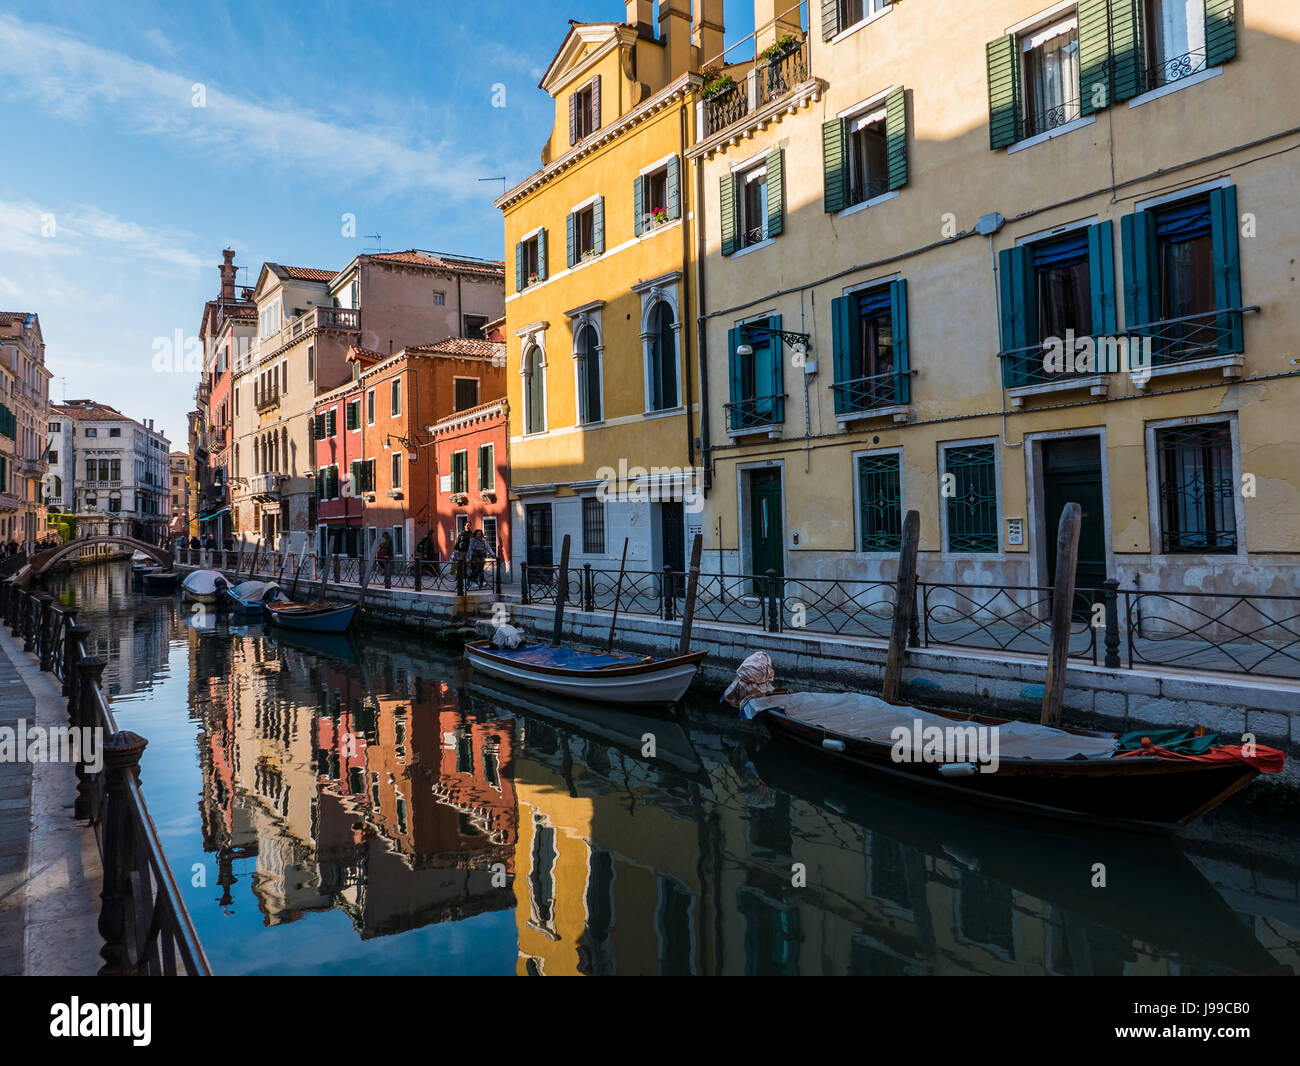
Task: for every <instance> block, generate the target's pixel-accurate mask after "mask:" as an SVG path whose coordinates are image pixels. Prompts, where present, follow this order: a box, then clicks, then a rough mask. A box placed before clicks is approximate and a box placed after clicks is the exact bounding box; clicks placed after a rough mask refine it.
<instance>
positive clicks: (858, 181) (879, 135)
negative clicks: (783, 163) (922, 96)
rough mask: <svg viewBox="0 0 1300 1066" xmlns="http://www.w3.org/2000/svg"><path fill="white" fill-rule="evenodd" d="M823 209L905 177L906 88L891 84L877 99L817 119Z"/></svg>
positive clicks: (880, 192)
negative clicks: (854, 111)
mask: <svg viewBox="0 0 1300 1066" xmlns="http://www.w3.org/2000/svg"><path fill="white" fill-rule="evenodd" d="M822 166H823V177H824V181H825V196H824V201H823V202H824V210H826V211H827V212H830V213H834V212H836V211H842V210H843V209H844V208H846V207H851V206H852V205H854V204H860V203H866V202H867V201H869V200H874V199H876V198H877V197H879V196H884V195H885V194H886V193H888V192H891V191H893V190H895V189H900V188H902V187H903V186H904V185H906V184H907V181H908V162H907V92H906V90H905V89H903V88H901V87H899V88H896V89H891V90H890V92H889V94H888V95H887V96H886V97H885V100H884V103H883V105H880V106H874V105H867V107H866V108H865V109H864V110H862V111H860V112H858V113H857V114H855V115H849V116H846V117H844V118H836V119H831V120H830V121H829V122H825V123H823V124H822Z"/></svg>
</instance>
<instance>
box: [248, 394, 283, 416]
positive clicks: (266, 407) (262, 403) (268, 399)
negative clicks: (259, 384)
mask: <svg viewBox="0 0 1300 1066" xmlns="http://www.w3.org/2000/svg"><path fill="white" fill-rule="evenodd" d="M254 402H255V405H256V407H257V410H258V411H259V412H262V411H272V410H274V409H275V408H277V407H279V406H280V390H279V389H266V390H265V391H263V392H259V393H258V394H257V397H256V399H255V401H254Z"/></svg>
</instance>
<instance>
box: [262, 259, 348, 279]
mask: <svg viewBox="0 0 1300 1066" xmlns="http://www.w3.org/2000/svg"><path fill="white" fill-rule="evenodd" d="M276 266H277V267H279V269H280V270H282V271H284V273H285V276H286V277H290V278H293V279H294V281H333V280H334V278H335V276H336V275H337V274H338V271H337V270H317V269H316V268H315V267H291V266H284V265H282V264H279V263H277V264H276Z"/></svg>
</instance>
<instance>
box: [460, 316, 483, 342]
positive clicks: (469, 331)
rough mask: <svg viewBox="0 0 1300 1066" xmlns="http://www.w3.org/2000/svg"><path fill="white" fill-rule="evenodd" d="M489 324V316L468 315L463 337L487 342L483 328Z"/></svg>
mask: <svg viewBox="0 0 1300 1066" xmlns="http://www.w3.org/2000/svg"><path fill="white" fill-rule="evenodd" d="M487 324H488V319H487V315H466V316H465V328H464V331H463V335H464V336H466V337H470V338H472V339H474V340H480V341H481V340H486V339H487V335H486V333H484V331H483V327H484V326H486V325H487Z"/></svg>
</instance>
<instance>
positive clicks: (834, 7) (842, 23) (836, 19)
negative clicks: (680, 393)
mask: <svg viewBox="0 0 1300 1066" xmlns="http://www.w3.org/2000/svg"><path fill="white" fill-rule="evenodd" d="M892 2H893V0H827V2H824V3H823V4H822V40H824V41H829V40H830V39H831V38H832V37H834V36H835V35H836V34H837V33H841V32H843V31H844V30H847V29H848V28H849V27H851V26H854V25H856V24H857V23H859V22H861V21H862V20H863V19H866V18H870V17H871V16H872V15H875V14H878V13H879V12H881V11H884V10H885V9H886V8H888V7H889V5H890V4H891V3H892Z"/></svg>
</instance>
